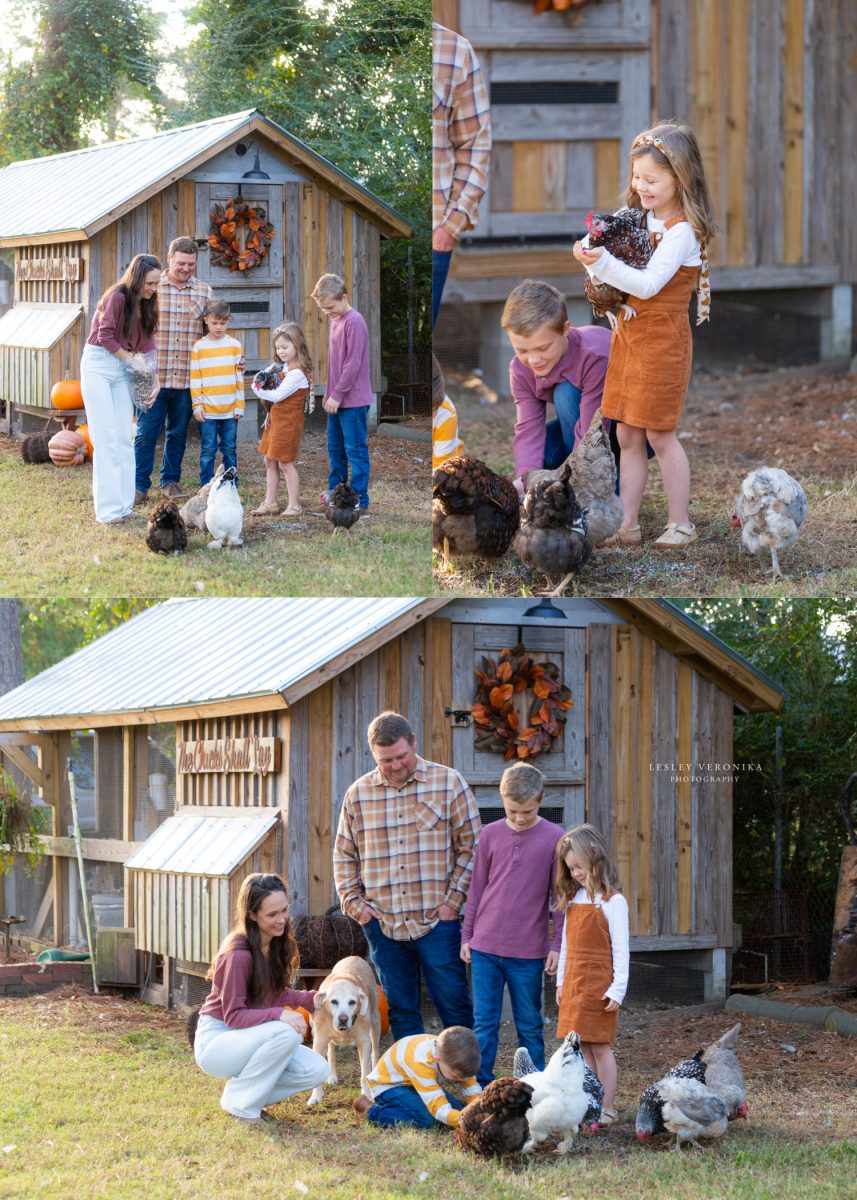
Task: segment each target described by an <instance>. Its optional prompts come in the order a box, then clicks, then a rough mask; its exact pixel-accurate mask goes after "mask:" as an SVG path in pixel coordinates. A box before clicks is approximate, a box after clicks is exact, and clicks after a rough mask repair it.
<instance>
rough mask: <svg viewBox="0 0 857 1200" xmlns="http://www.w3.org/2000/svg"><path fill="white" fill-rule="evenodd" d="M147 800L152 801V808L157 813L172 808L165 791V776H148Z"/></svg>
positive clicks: (168, 795) (167, 793)
mask: <svg viewBox="0 0 857 1200" xmlns="http://www.w3.org/2000/svg"><path fill="white" fill-rule="evenodd" d="M149 798H150V799H151V801H152V808H156V809H157V810H158V812H164V811H165V809H168V808H171V807H172V801H171V800H170V794H169V792H168V791H167V777H166V775H150V776H149Z"/></svg>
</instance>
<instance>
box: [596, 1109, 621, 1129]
mask: <svg viewBox="0 0 857 1200" xmlns="http://www.w3.org/2000/svg"><path fill="white" fill-rule="evenodd" d="M618 1120H619V1116H618V1114H617V1112H616V1110H615V1108H614V1109H610V1108H605V1109H604V1111H603V1112H602V1114H601V1116H600V1117H599V1119H598V1124H599V1125H600V1126H602V1128H603V1127H606V1126H607V1125H615V1124H616V1122H617V1121H618Z"/></svg>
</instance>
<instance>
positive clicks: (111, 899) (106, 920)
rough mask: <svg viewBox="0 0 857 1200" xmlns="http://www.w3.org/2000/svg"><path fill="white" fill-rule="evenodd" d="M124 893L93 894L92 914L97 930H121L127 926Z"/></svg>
mask: <svg viewBox="0 0 857 1200" xmlns="http://www.w3.org/2000/svg"><path fill="white" fill-rule="evenodd" d="M124 898H125V894H124V892H93V895H92V912H93V915H94V917H95V926H96V928H97V929H104V928H108V927H112V928H114V929H121V928H122V927H123V926H124V924H125V902H124Z"/></svg>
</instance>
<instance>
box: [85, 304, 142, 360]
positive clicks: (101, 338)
mask: <svg viewBox="0 0 857 1200" xmlns="http://www.w3.org/2000/svg"><path fill="white" fill-rule="evenodd" d="M124 320H125V296H124V294H123V293H122V292H120V291H119V290H118V289H117V290H116V291H115V292H111V293H110V295H109V296H108V297H107V300H106V301H105V302H104V304H103V306H100V307H99V308H97V309H96V310H95V316H94V317H93V318H92V329H91V330H90V333H89V337H88V338H87V339H86V340H87V343H88V344H89V345H90V346H103V347H104V349H105V350H109V351H110V353H111V354H115V353H116V351H117V350H129V351H130V352H131V353H132V354H137V353H138V352H139V353H140V354H146V353H147V352H148V351H149V350H154V349H155V335H154V334H153V333H146V332H145V330H144V329H143V328H142V326H141V325H140V322H139V321H132V323H131V336H130V337H129V338H126V337H125V335H124V333H123V332H122V325H123V322H124Z"/></svg>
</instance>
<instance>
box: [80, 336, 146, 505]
mask: <svg viewBox="0 0 857 1200" xmlns="http://www.w3.org/2000/svg"><path fill="white" fill-rule="evenodd" d="M80 386H81V390H82V391H83V405H84V408H85V409H86V420H87V423H88V424H89V436H90V437H91V438H92V449H93V455H92V498H93V500H94V501H95V519H96V521H100V522H101V523H102V524H105V523H107V522H110V521H116V520H118V519H119V518H120V517H127V515H128V513H130V511H131V509H132V508H133V507H134V469H135V468H134V404H133V401H132V400H131V387H130V384H129V382H128V376H127V374H126V373H125V364H124V363H123V362H122V360H121V359H120V358H117V357H116V355H115V354H111V353H110V351H109V350H105V349H104V347H103V346H91V345H90V344H89V343H88V342H87V344H86V345H85V346H84V347H83V356H82V358H81V360H80Z"/></svg>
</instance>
